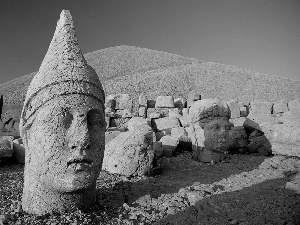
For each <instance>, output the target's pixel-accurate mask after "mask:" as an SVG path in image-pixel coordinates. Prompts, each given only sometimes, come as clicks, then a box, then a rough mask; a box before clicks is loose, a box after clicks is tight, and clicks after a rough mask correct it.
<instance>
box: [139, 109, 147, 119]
mask: <svg viewBox="0 0 300 225" xmlns="http://www.w3.org/2000/svg"><path fill="white" fill-rule="evenodd" d="M139 116H140V117H143V118H146V117H147V108H146V107H140V108H139Z"/></svg>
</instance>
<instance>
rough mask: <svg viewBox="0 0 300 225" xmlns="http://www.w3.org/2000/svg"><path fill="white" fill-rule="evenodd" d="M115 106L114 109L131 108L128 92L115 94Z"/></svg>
mask: <svg viewBox="0 0 300 225" xmlns="http://www.w3.org/2000/svg"><path fill="white" fill-rule="evenodd" d="M115 100H116V108H115V109H132V106H133V102H132V99H131V98H130V96H129V94H118V95H115Z"/></svg>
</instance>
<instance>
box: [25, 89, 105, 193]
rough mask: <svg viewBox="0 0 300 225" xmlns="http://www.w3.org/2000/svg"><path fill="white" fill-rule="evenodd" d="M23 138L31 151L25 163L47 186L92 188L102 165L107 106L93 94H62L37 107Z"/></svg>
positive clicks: (56, 187) (70, 190)
mask: <svg viewBox="0 0 300 225" xmlns="http://www.w3.org/2000/svg"><path fill="white" fill-rule="evenodd" d="M24 138H25V139H26V140H25V141H24V143H25V145H27V147H26V149H27V151H28V152H26V154H29V155H28V156H29V157H26V164H27V166H29V167H30V168H31V169H32V170H35V172H34V175H35V176H36V179H37V180H39V182H40V184H41V185H42V186H43V187H44V188H45V189H49V190H52V191H55V192H56V191H57V192H73V191H77V190H83V189H86V188H89V187H91V186H93V185H95V182H96V179H97V177H98V175H99V172H100V169H101V166H102V159H103V154H104V146H105V117H104V105H103V103H101V102H100V101H99V100H97V99H95V98H93V97H90V96H85V95H78V94H73V95H66V96H59V97H57V98H55V99H52V100H50V101H49V102H47V103H46V104H44V105H43V106H42V107H41V108H39V109H38V111H37V112H36V115H35V119H34V121H33V122H32V124H31V126H30V127H29V128H27V130H26V131H25V137H24Z"/></svg>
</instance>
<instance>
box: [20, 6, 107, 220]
mask: <svg viewBox="0 0 300 225" xmlns="http://www.w3.org/2000/svg"><path fill="white" fill-rule="evenodd" d="M104 102H105V98H104V91H103V88H102V85H101V82H100V81H99V78H98V75H97V74H96V72H95V70H94V69H92V68H91V67H90V66H89V65H88V64H87V63H86V60H85V59H84V57H83V54H82V52H81V50H80V48H79V46H78V40H77V38H76V36H75V29H74V25H73V21H72V17H71V15H70V12H69V11H67V10H63V11H62V13H61V15H60V20H59V21H58V23H57V27H56V30H55V33H54V36H53V39H52V41H51V44H50V46H49V49H48V52H47V54H46V56H45V58H44V60H43V62H42V64H41V67H40V68H39V72H38V73H37V74H36V75H35V76H34V78H33V79H32V81H31V84H30V86H29V88H28V91H27V95H26V98H25V102H24V106H23V110H22V114H21V119H20V134H21V137H22V139H23V141H24V147H25V149H26V151H25V171H24V188H23V196H22V209H23V210H24V211H25V212H28V213H33V214H46V213H51V212H53V211H57V212H62V211H67V210H70V209H72V208H74V207H75V208H76V207H88V206H90V205H92V204H94V203H95V202H96V179H97V178H98V176H99V172H100V170H101V165H102V159H103V154H104V147H105V144H104V142H105V117H104Z"/></svg>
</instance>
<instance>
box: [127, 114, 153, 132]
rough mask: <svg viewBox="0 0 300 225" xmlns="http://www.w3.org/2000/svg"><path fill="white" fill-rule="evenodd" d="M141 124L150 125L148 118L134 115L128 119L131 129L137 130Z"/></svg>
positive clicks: (128, 125)
mask: <svg viewBox="0 0 300 225" xmlns="http://www.w3.org/2000/svg"><path fill="white" fill-rule="evenodd" d="M141 125H147V126H148V127H149V125H148V122H147V120H146V119H144V118H141V117H133V118H131V119H130V120H129V121H128V124H127V127H128V130H129V131H135V130H136V129H137V128H138V127H139V126H141Z"/></svg>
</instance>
